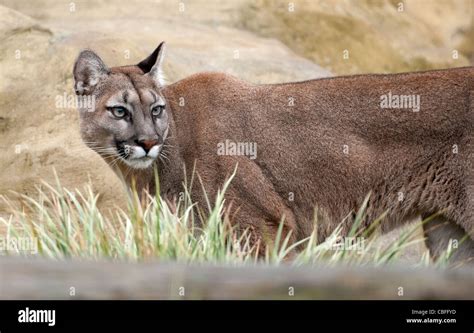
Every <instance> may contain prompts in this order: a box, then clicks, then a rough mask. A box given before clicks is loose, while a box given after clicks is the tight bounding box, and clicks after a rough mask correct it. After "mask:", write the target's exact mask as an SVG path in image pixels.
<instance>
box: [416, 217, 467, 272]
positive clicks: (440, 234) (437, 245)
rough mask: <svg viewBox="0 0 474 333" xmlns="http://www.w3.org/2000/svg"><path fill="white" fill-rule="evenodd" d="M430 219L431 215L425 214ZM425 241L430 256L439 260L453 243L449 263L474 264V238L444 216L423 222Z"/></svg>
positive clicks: (459, 264) (454, 264) (458, 264)
mask: <svg viewBox="0 0 474 333" xmlns="http://www.w3.org/2000/svg"><path fill="white" fill-rule="evenodd" d="M422 217H423V219H428V218H429V215H423V216H422ZM423 233H424V235H425V243H426V246H427V247H428V249H429V251H430V256H431V257H432V258H433V259H434V260H437V259H439V258H440V257H441V256H442V255H444V254H445V253H446V250H447V249H448V248H449V245H450V244H451V247H452V252H451V255H450V257H449V263H450V265H452V266H455V267H458V266H474V240H472V238H471V237H470V236H469V235H468V234H467V233H466V232H465V231H464V229H463V228H461V227H460V226H459V225H457V224H456V223H454V222H452V221H450V220H448V219H446V218H445V217H444V216H442V215H440V216H436V217H433V218H432V219H431V220H429V221H428V222H426V223H424V224H423Z"/></svg>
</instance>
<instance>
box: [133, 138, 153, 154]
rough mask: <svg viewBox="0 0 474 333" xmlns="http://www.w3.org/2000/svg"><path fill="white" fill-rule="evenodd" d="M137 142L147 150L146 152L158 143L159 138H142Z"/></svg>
mask: <svg viewBox="0 0 474 333" xmlns="http://www.w3.org/2000/svg"><path fill="white" fill-rule="evenodd" d="M137 144H138V145H139V146H140V147H142V148H143V149H144V150H145V153H148V151H149V150H150V149H151V148H153V146H154V145H157V144H158V140H140V141H138V142H137Z"/></svg>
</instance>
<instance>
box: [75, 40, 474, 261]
mask: <svg viewBox="0 0 474 333" xmlns="http://www.w3.org/2000/svg"><path fill="white" fill-rule="evenodd" d="M162 49H163V47H162V45H160V47H159V48H158V49H157V50H155V52H154V53H153V54H152V55H151V56H150V57H148V58H147V59H146V60H144V61H143V62H141V63H140V64H139V65H137V66H126V67H115V68H111V69H108V68H107V67H106V66H105V64H103V62H102V61H101V60H100V58H99V57H98V56H97V55H95V54H94V53H92V52H91V51H85V53H84V52H83V53H81V55H80V56H79V58H78V61H77V63H76V66H75V78H76V88H77V87H78V86H79V87H81V88H82V89H83V91H82V92H81V91H79V94H93V95H94V96H96V99H97V103H96V105H97V108H96V110H95V111H94V112H85V111H84V110H82V111H81V130H82V136H83V138H84V140H85V141H87V142H95V143H97V144H99V145H100V146H101V147H107V148H110V149H111V151H112V152H113V151H115V154H112V155H117V154H118V153H117V149H118V148H117V146H116V143H117V141H120V142H121V141H124V140H125V141H127V142H138V141H137V138H138V139H140V140H156V142H159V143H160V144H162V147H161V148H160V156H163V158H162V159H159V158H157V159H155V161H154V163H153V165H156V167H157V170H158V172H159V175H160V182H161V188H160V190H161V195H162V196H165V197H168V198H173V197H175V196H178V195H179V193H180V192H181V191H182V190H183V189H182V184H183V182H184V173H183V167H186V169H187V170H188V171H190V170H192V169H193V166H195V167H196V172H197V173H198V174H199V176H200V178H201V179H202V182H203V184H204V187H205V189H206V190H207V192H208V195H209V196H210V197H214V196H215V195H216V193H217V190H218V189H219V188H220V187H221V186H222V185H223V183H224V181H225V180H226V178H227V177H229V176H230V175H231V174H232V172H233V170H234V168H235V166H236V164H238V168H237V174H236V176H235V178H234V179H233V181H232V183H231V186H230V188H229V190H228V192H227V193H226V198H227V203H228V204H230V207H231V208H232V212H231V216H232V221H233V223H235V224H236V225H237V226H239V228H241V229H242V230H244V229H246V228H250V229H251V230H252V231H253V235H254V237H255V240H257V239H258V240H261V241H263V242H265V243H268V241H271V240H272V239H273V238H274V237H275V234H276V232H277V229H278V225H279V223H280V221H281V219H282V217H284V233H285V235H286V234H288V233H290V232H291V240H292V241H297V240H300V239H302V238H304V237H307V236H309V235H310V233H311V232H312V231H313V229H314V220H315V215H317V216H319V217H320V221H319V222H320V224H319V225H318V230H317V232H318V236H319V237H318V239H319V240H323V239H324V238H325V237H326V236H327V235H328V234H329V233H331V232H332V231H333V230H334V228H336V226H337V225H338V224H339V223H340V222H341V221H343V220H344V221H345V222H344V225H343V230H344V232H347V231H348V230H349V228H350V227H351V225H352V223H353V221H354V213H355V212H356V211H357V210H358V209H359V208H360V206H361V204H362V202H363V200H364V198H365V197H366V195H367V194H368V193H371V195H370V198H369V201H368V206H367V209H366V217H365V218H364V221H363V226H362V227H367V225H368V224H369V223H370V222H371V221H373V220H374V219H376V218H378V217H379V216H381V215H382V214H386V215H385V217H384V218H383V220H382V224H381V225H382V229H383V230H390V229H392V228H395V227H397V226H399V225H401V224H403V223H404V222H405V221H408V220H410V219H411V218H413V217H416V216H419V215H421V216H422V217H429V216H431V215H433V214H438V215H437V217H436V218H435V219H434V220H432V221H431V222H430V223H427V224H426V225H425V234H426V237H427V245H428V246H429V248H430V251H431V254H432V255H433V256H434V257H436V256H439V254H440V252H441V250H444V249H445V248H446V247H447V245H448V244H449V241H450V240H456V241H458V242H461V239H459V238H463V237H461V236H464V235H466V233H467V234H469V236H467V237H465V240H464V241H463V242H462V243H461V244H460V245H459V249H458V250H457V251H456V253H455V255H454V257H455V259H456V260H457V261H469V260H471V261H472V258H473V257H474V245H473V244H474V241H473V240H472V237H473V236H474V214H473V212H474V183H473V182H474V170H473V169H474V166H473V163H474V146H473V143H474V138H473V135H474V134H473V133H474V68H473V67H466V68H456V69H449V70H437V71H427V72H419V73H403V74H389V75H355V76H345V77H335V78H327V79H318V80H311V81H305V82H296V83H288V84H275V85H254V84H250V83H247V82H243V81H241V80H239V79H237V78H235V77H232V76H229V75H226V74H220V73H202V74H196V75H193V76H191V77H188V78H186V79H184V80H181V81H179V82H177V83H174V84H171V85H168V86H163V85H162V84H161V83H160V81H159V66H160V62H161V59H162ZM150 90H151V91H153V93H150ZM84 91H85V92H84ZM124 91H127V92H128V95H134V96H135V97H137V98H135V100H134V102H133V103H131V104H130V105H129V106H128V107H129V108H131V109H133V110H131V111H130V113H133V115H132V116H131V120H130V121H129V122H128V123H126V124H125V123H123V122H124V120H123V119H122V120H117V119H114V118H113V117H110V115H109V114H108V113H109V112H110V110H107V109H106V107H105V106H106V104H107V103H108V101H109V100H110V98H112V97H113V96H116V95H117V94H118V95H123V93H124ZM153 94H155V95H157V96H159V97H160V98H161V99H163V101H164V103H165V104H166V106H165V107H164V110H165V111H164V113H163V114H161V117H162V118H160V119H154V118H153V117H150V116H149V113H150V105H151V103H152V99H151V97H150V96H151V95H153ZM394 95H396V96H401V95H403V96H413V97H417V98H418V99H419V110H417V109H416V108H415V107H412V108H410V107H411V105H408V104H405V105H401V104H400V105H396V104H395V102H394V103H389V104H387V103H386V102H387V100H386V98H387V96H389V97H393V96H394ZM384 98H385V104H383V101H384ZM135 118H137V120H136V121H135ZM119 123H120V124H119ZM226 140H227V142H232V143H243V144H251V145H254V147H256V155H255V156H249V155H245V154H244V155H242V154H240V153H242V152H240V153H239V154H237V153H235V154H230V155H225V154H224V155H223V154H220V153H218V149H219V147H222V145H223V143H225V142H226ZM91 148H92V149H94V146H93V145H91ZM97 151H98V152H99V153H101V151H100V150H97ZM232 152H235V151H231V153H232ZM244 153H245V152H244ZM102 155H104V154H102ZM104 157H105V158H106V159H107V156H104ZM128 162H130V161H128ZM134 163H135V162H134ZM114 164H115V169H116V171H117V172H118V173H119V174H122V175H125V177H126V180H127V181H128V182H130V179H131V178H132V176H133V177H135V178H136V179H137V181H138V182H139V186H140V187H142V188H145V187H148V188H149V189H152V188H153V184H154V179H153V168H152V165H150V166H149V167H146V168H142V169H136V168H133V167H132V168H131V166H130V165H131V164H130V163H126V161H122V160H119V161H118V162H116V163H114ZM189 174H190V172H188V175H189ZM200 187H201V184H199V182H195V188H194V189H193V191H192V196H193V200H194V201H196V202H198V203H199V204H200V205H201V206H202V207H203V208H205V207H206V203H205V200H204V197H203V195H202V190H201V188H200ZM316 207H318V209H317V210H316V209H315V208H316ZM321 220H322V221H321Z"/></svg>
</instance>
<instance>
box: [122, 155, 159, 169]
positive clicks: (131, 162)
mask: <svg viewBox="0 0 474 333" xmlns="http://www.w3.org/2000/svg"><path fill="white" fill-rule="evenodd" d="M123 161H124V162H125V164H127V165H128V166H129V167H132V168H135V169H147V168H149V167H151V165H152V164H153V162H154V161H155V160H154V159H152V158H146V159H127V160H123Z"/></svg>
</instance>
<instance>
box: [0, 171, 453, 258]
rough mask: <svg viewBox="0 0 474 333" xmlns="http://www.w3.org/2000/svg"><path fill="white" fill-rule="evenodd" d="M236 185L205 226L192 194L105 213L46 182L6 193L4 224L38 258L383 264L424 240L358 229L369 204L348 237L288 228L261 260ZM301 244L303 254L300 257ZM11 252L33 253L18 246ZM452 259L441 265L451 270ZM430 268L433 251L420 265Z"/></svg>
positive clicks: (133, 201) (87, 195)
mask: <svg viewBox="0 0 474 333" xmlns="http://www.w3.org/2000/svg"><path fill="white" fill-rule="evenodd" d="M231 181H232V177H231V178H230V179H229V180H228V181H227V182H226V183H225V184H224V186H223V188H222V190H221V191H219V193H218V195H217V197H216V198H214V200H211V199H208V205H209V207H210V213H209V214H203V213H202V211H201V212H200V214H198V215H199V216H201V217H200V219H201V223H196V222H197V221H194V216H195V214H194V213H195V212H196V209H197V206H196V205H194V204H192V203H191V200H190V195H189V193H188V192H186V196H185V197H186V198H185V199H184V200H183V201H181V202H180V203H178V205H177V207H175V208H174V209H171V208H170V206H169V205H168V204H167V203H166V202H165V201H164V200H162V199H161V198H160V197H159V196H157V197H152V196H150V195H149V196H148V197H147V198H146V200H142V201H140V200H139V198H138V195H137V193H136V192H135V191H130V192H129V195H128V205H127V208H126V209H121V208H117V207H116V208H109V210H108V211H107V214H104V212H103V211H101V210H100V209H99V208H98V206H97V199H98V195H97V194H95V193H93V191H92V189H91V188H92V186H90V185H88V186H86V188H85V189H84V190H82V191H79V190H74V191H71V190H68V189H66V188H64V187H63V186H61V184H60V182H59V180H57V182H56V184H55V185H51V184H48V183H43V185H42V186H39V187H37V195H35V196H34V197H32V196H25V195H18V196H19V197H20V198H21V200H20V201H18V200H16V201H14V200H11V198H7V197H5V196H3V197H2V199H3V200H4V201H5V202H6V203H7V204H8V206H9V207H10V211H11V213H10V215H9V216H8V217H6V218H5V217H3V218H0V225H1V224H4V226H5V227H6V228H5V229H6V234H5V235H3V237H4V238H7V239H8V238H16V239H18V238H20V237H23V238H27V239H32V240H34V242H35V244H36V245H37V250H38V255H41V256H45V257H50V258H56V259H62V258H69V257H76V258H77V257H79V258H92V259H99V258H111V259H120V260H129V261H143V260H150V259H159V260H176V261H180V262H193V263H195V262H211V263H230V264H253V263H257V262H263V263H267V264H280V263H290V264H294V265H307V264H316V263H318V264H321V263H325V264H335V263H341V262H342V263H344V264H358V265H363V264H372V265H380V264H387V263H393V262H397V260H398V258H399V256H400V254H401V253H402V251H403V250H404V249H405V248H407V247H408V246H411V245H413V244H415V243H417V242H422V241H423V239H421V238H420V237H419V236H417V229H418V228H419V225H414V226H413V227H411V228H409V229H407V230H405V231H403V232H402V233H401V234H400V236H399V237H398V238H397V239H395V240H394V241H393V242H391V243H389V244H380V242H377V235H378V233H377V232H372V231H373V230H366V231H364V232H356V230H357V229H358V228H357V226H358V225H359V224H360V223H361V221H362V219H363V217H364V208H365V204H364V205H363V206H362V208H361V210H360V211H359V212H358V214H357V216H356V221H355V223H354V226H353V228H352V230H351V231H350V233H349V234H348V235H347V236H346V237H345V238H344V237H342V235H341V227H338V228H336V230H335V231H334V232H333V233H332V234H331V235H330V236H329V237H328V238H327V239H326V240H325V241H324V242H323V243H318V242H317V239H316V233H313V234H312V235H311V236H310V237H308V238H307V239H304V240H301V241H299V242H298V243H297V244H289V240H288V237H287V238H285V239H284V238H283V237H282V233H281V231H282V228H280V230H279V232H278V235H277V238H276V239H275V242H274V244H273V246H272V247H271V248H270V247H269V248H268V249H267V251H266V255H265V256H264V257H259V256H257V252H258V249H257V248H256V247H255V246H254V247H252V246H251V245H250V241H249V240H250V233H249V232H244V233H243V234H242V233H237V232H236V230H235V229H234V228H233V227H232V226H231V224H230V223H229V221H228V219H227V218H226V214H225V207H226V206H225V199H224V193H225V191H226V189H227V187H228V186H229V183H230V182H231ZM366 202H367V199H366V201H365V203H366ZM379 223H380V220H377V221H374V222H373V224H372V226H371V228H370V229H377V227H378V225H379ZM348 239H349V240H350V239H352V240H358V241H359V242H358V243H357V242H356V243H355V244H356V246H352V248H351V247H350V246H341V244H342V243H343V242H344V240H346V241H347V240H348ZM341 242H342V243H341ZM347 244H348V243H347ZM351 244H354V243H351ZM297 245H298V246H299V247H300V251H298V252H295V251H293V252H292V250H294V248H295V247H296V246H297ZM357 245H358V246H357ZM7 254H9V255H18V254H20V255H24V254H25V253H24V252H22V251H21V249H18V248H14V249H11V248H10V249H9V251H8V253H7ZM444 261H445V260H443V262H439V263H437V264H438V265H443V264H444ZM428 264H429V258H428V256H427V253H425V254H424V255H423V257H422V258H421V260H420V262H419V263H418V265H428Z"/></svg>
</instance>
